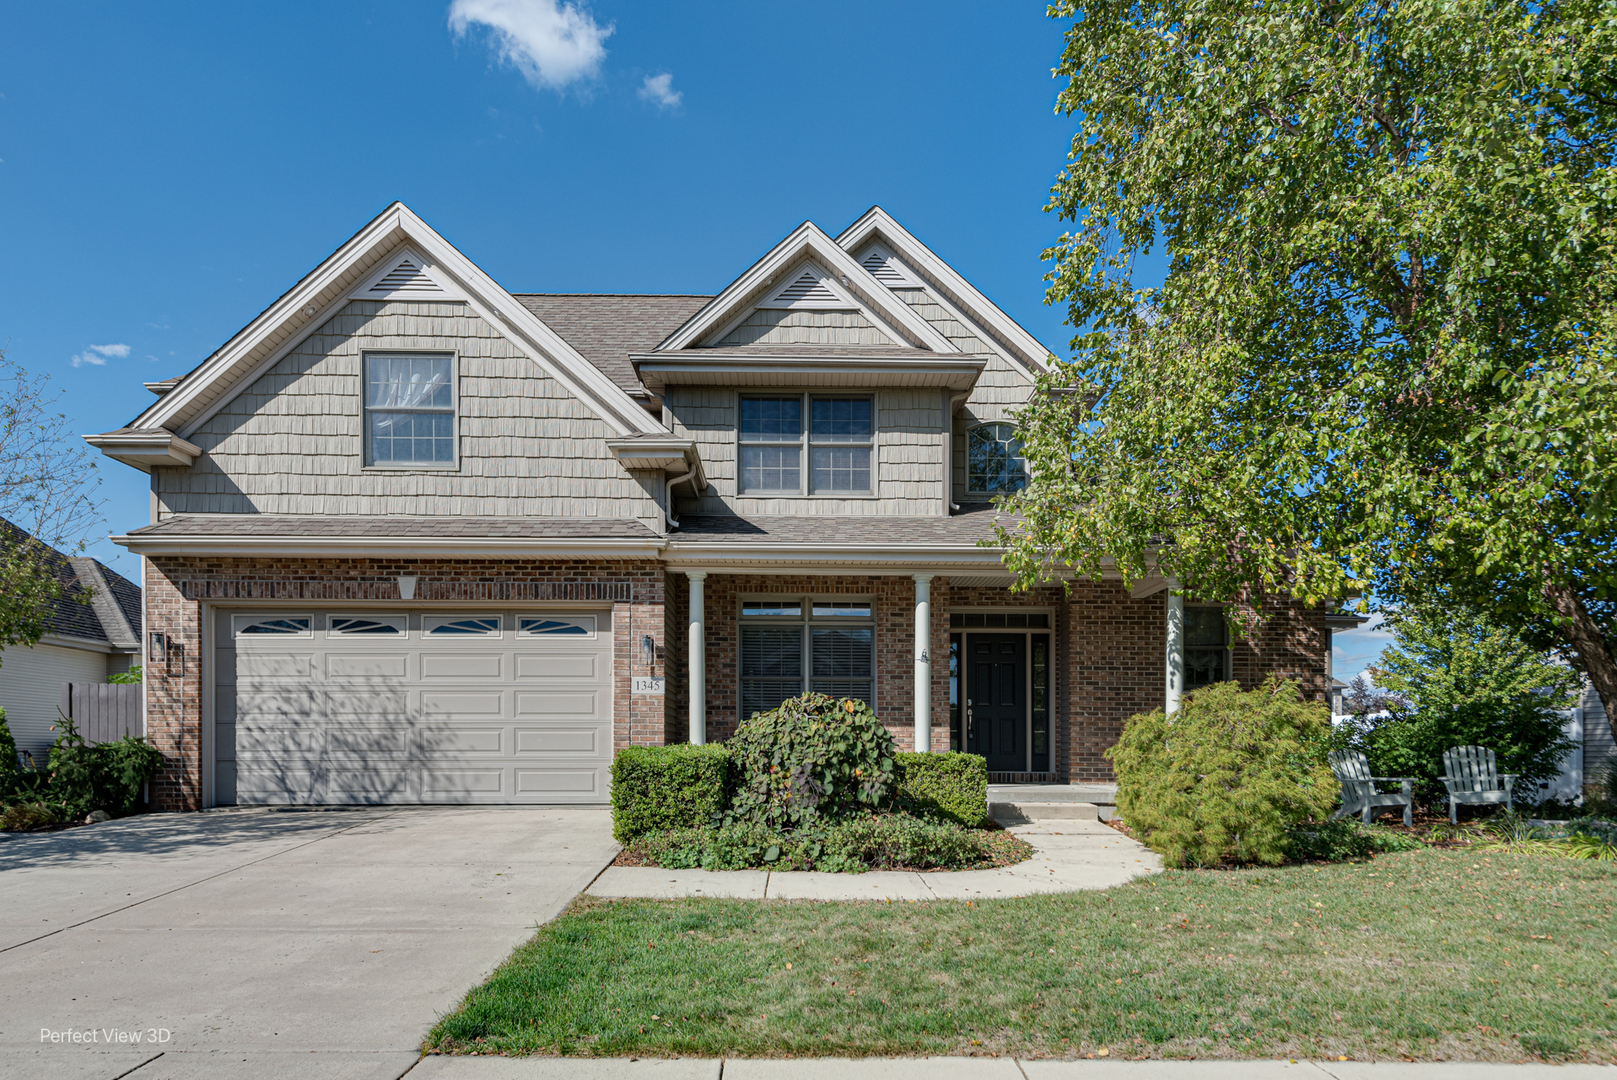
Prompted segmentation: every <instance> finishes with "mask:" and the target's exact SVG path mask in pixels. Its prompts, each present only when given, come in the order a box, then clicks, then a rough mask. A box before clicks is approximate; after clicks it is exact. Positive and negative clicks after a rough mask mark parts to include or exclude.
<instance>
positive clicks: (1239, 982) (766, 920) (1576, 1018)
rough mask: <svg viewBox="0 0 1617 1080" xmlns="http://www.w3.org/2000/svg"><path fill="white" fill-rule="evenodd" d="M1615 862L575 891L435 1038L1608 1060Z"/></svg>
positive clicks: (587, 1044)
mask: <svg viewBox="0 0 1617 1080" xmlns="http://www.w3.org/2000/svg"><path fill="white" fill-rule="evenodd" d="M1614 901H1617V865H1614V864H1611V863H1592V862H1576V861H1572V860H1567V859H1557V858H1547V857H1543V856H1533V855H1516V854H1500V853H1483V852H1474V851H1472V852H1467V851H1464V850H1438V849H1429V850H1424V851H1419V852H1412V853H1408V854H1398V855H1384V856H1381V857H1379V858H1377V859H1376V860H1375V861H1374V862H1365V863H1355V864H1337V865H1331V866H1320V867H1313V866H1293V867H1286V868H1283V869H1278V870H1242V871H1233V872H1216V871H1203V872H1197V871H1173V872H1169V873H1165V874H1161V875H1157V876H1155V877H1152V878H1148V879H1144V880H1141V881H1136V882H1134V883H1132V884H1129V885H1126V886H1123V887H1121V888H1117V889H1112V890H1110V891H1108V892H1098V893H1083V894H1068V895H1061V896H1048V897H1036V898H1030V899H1025V900H999V901H990V902H986V903H981V904H976V905H972V904H967V903H954V902H948V903H944V902H936V903H929V904H879V903H869V902H864V903H838V904H833V903H815V902H782V901H767V902H754V901H732V900H678V901H650V900H631V901H599V900H591V899H585V900H581V901H580V902H579V903H577V904H575V905H574V907H573V908H572V909H571V910H570V911H569V912H568V913H567V914H565V915H563V916H562V917H561V918H559V919H557V920H556V921H555V922H553V923H551V924H549V925H548V926H546V927H544V928H543V929H542V930H541V931H540V932H539V933H538V935H537V936H535V937H534V939H533V940H532V941H530V942H529V943H528V944H526V945H524V946H522V947H521V948H520V949H518V950H517V951H516V952H515V953H514V954H513V955H512V956H511V958H510V959H509V960H508V961H507V962H506V963H505V964H504V965H503V966H501V967H500V969H499V970H498V971H496V972H495V973H494V975H493V976H492V977H491V978H490V979H489V981H488V982H487V983H485V984H484V985H483V986H481V987H478V988H477V989H476V990H474V991H472V992H471V993H470V994H469V995H467V998H466V1000H465V1001H464V1002H463V1003H462V1005H461V1006H460V1008H459V1009H458V1010H457V1011H455V1012H454V1013H452V1014H450V1015H449V1016H447V1017H445V1018H444V1019H443V1020H441V1021H440V1022H439V1023H438V1025H437V1026H436V1027H435V1028H434V1029H433V1031H432V1033H431V1035H430V1036H429V1037H428V1040H427V1046H428V1048H429V1049H436V1050H442V1051H446V1052H456V1051H468V1050H478V1051H483V1052H494V1053H512V1054H524V1053H549V1054H554V1053H558V1052H559V1053H563V1054H599V1055H640V1056H656V1055H676V1054H678V1055H707V1056H717V1055H729V1056H744V1055H787V1054H793V1055H809V1054H819V1055H830V1054H852V1055H860V1054H953V1053H990V1052H995V1051H998V1052H1001V1053H1007V1052H1008V1053H1015V1054H1020V1055H1027V1056H1043V1055H1049V1056H1056V1057H1072V1056H1084V1055H1087V1054H1095V1053H1098V1052H1100V1051H1101V1050H1102V1049H1105V1050H1106V1052H1107V1053H1108V1054H1109V1055H1110V1056H1112V1057H1120V1056H1166V1057H1268V1056H1282V1055H1284V1056H1289V1057H1301V1056H1304V1055H1307V1056H1310V1057H1320V1056H1331V1057H1336V1056H1344V1055H1345V1056H1347V1057H1349V1058H1354V1059H1365V1058H1388V1057H1398V1056H1409V1057H1415V1058H1423V1059H1428V1058H1451V1059H1484V1060H1521V1059H1525V1058H1530V1057H1533V1056H1535V1055H1536V1056H1539V1057H1545V1058H1550V1059H1567V1058H1571V1059H1588V1060H1598V1061H1607V1062H1609V1061H1612V1060H1614V1059H1617V960H1614V959H1613V957H1612V953H1613V951H1617V940H1614V938H1617V920H1614V917H1613V912H1612V906H1613V903H1614Z"/></svg>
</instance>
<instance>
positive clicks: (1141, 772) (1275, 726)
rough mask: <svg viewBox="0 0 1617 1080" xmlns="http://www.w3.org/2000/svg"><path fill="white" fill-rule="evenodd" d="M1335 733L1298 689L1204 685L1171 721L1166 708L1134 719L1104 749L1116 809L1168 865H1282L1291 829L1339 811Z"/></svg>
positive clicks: (1275, 682) (1274, 681)
mask: <svg viewBox="0 0 1617 1080" xmlns="http://www.w3.org/2000/svg"><path fill="white" fill-rule="evenodd" d="M1329 736H1330V712H1329V711H1328V709H1327V708H1326V706H1325V705H1323V704H1311V703H1307V702H1304V701H1303V699H1302V695H1301V693H1300V692H1299V691H1298V688H1297V685H1296V684H1295V683H1292V682H1287V681H1285V680H1282V679H1280V678H1278V677H1271V678H1270V679H1269V680H1268V681H1266V682H1265V683H1264V684H1263V685H1262V686H1261V687H1259V688H1258V689H1256V690H1252V691H1245V692H1243V691H1242V690H1241V688H1240V687H1239V686H1237V685H1236V684H1234V683H1215V684H1213V685H1212V686H1206V687H1202V688H1201V689H1199V690H1197V691H1195V692H1194V693H1191V694H1189V695H1187V696H1186V697H1185V699H1184V702H1183V704H1182V705H1181V706H1180V708H1179V710H1178V712H1176V713H1175V714H1174V715H1173V717H1172V718H1169V717H1168V716H1166V715H1164V713H1163V711H1162V710H1161V709H1158V710H1156V711H1155V712H1150V713H1144V714H1142V715H1139V716H1134V717H1131V718H1130V719H1129V720H1128V722H1127V724H1126V725H1125V726H1124V729H1123V737H1122V738H1121V739H1120V740H1119V741H1118V743H1117V745H1116V746H1114V747H1112V748H1111V749H1110V750H1108V751H1107V752H1106V754H1107V757H1109V758H1111V759H1112V765H1113V768H1114V769H1115V771H1116V773H1117V808H1118V811H1119V812H1120V813H1121V814H1122V816H1123V819H1124V821H1126V822H1127V823H1128V826H1129V828H1130V829H1131V830H1133V831H1134V833H1135V835H1136V836H1138V837H1139V839H1140V840H1141V841H1142V842H1143V843H1145V844H1146V845H1147V846H1148V847H1150V848H1151V849H1152V850H1153V851H1156V852H1158V853H1159V854H1161V855H1162V857H1163V861H1164V862H1166V863H1167V864H1168V865H1170V866H1213V865H1217V864H1219V863H1225V862H1234V863H1259V864H1264V865H1269V866H1274V865H1278V864H1279V863H1282V862H1284V861H1285V860H1286V857H1287V852H1288V849H1289V847H1290V844H1291V829H1292V827H1293V826H1295V825H1298V824H1301V823H1303V822H1305V821H1309V820H1313V821H1323V820H1324V819H1325V818H1326V817H1327V816H1328V815H1329V813H1330V812H1331V810H1332V809H1334V808H1335V806H1336V803H1337V798H1338V795H1339V791H1340V788H1339V785H1338V784H1337V782H1336V778H1335V777H1334V776H1333V775H1332V774H1331V770H1330V766H1329V765H1327V764H1326V761H1325V752H1326V748H1327V746H1328V740H1329Z"/></svg>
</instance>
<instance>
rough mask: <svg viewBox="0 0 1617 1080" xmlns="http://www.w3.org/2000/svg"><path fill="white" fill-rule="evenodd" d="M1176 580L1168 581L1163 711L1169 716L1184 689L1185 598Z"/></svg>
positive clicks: (1177, 706) (1173, 711)
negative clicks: (1165, 696) (1166, 650)
mask: <svg viewBox="0 0 1617 1080" xmlns="http://www.w3.org/2000/svg"><path fill="white" fill-rule="evenodd" d="M1178 588H1179V583H1178V582H1177V581H1169V582H1168V656H1167V691H1168V692H1167V698H1166V701H1165V702H1164V704H1163V711H1164V712H1166V713H1167V714H1168V715H1169V716H1172V715H1173V714H1174V713H1176V712H1178V711H1179V699H1180V697H1181V696H1182V695H1183V694H1184V690H1185V598H1184V597H1183V596H1181V595H1180V594H1179V592H1178Z"/></svg>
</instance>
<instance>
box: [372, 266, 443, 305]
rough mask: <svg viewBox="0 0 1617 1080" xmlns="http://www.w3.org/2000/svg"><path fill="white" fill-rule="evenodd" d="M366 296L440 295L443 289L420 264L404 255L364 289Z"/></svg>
mask: <svg viewBox="0 0 1617 1080" xmlns="http://www.w3.org/2000/svg"><path fill="white" fill-rule="evenodd" d="M365 292H366V295H368V296H442V295H443V294H444V291H443V289H442V288H440V287H439V285H438V283H437V282H436V281H433V280H432V279H431V278H430V277H428V276H427V272H426V271H425V270H423V269H422V268H421V264H420V263H419V262H417V261H416V260H415V259H412V258H409V257H406V258H403V259H401V260H399V264H398V265H397V266H395V267H394V268H393V269H391V270H389V271H388V272H387V273H386V274H384V275H383V276H382V277H381V279H380V280H378V281H377V282H376V284H374V285H372V286H371V287H370V288H369V289H366V290H365Z"/></svg>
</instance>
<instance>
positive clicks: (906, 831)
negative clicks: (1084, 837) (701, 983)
mask: <svg viewBox="0 0 1617 1080" xmlns="http://www.w3.org/2000/svg"><path fill="white" fill-rule="evenodd" d="M630 850H632V851H634V852H635V853H636V854H638V855H640V856H641V857H642V858H644V859H646V860H647V861H648V862H652V863H654V864H656V865H657V866H662V867H666V868H668V869H671V870H691V869H697V868H700V869H703V870H745V869H749V868H752V867H764V868H767V869H771V870H820V871H829V872H833V873H835V872H842V873H859V872H862V871H864V870H867V869H873V870H884V869H892V868H897V867H903V868H905V869H912V870H930V869H965V868H968V867H972V866H982V865H1008V864H1010V863H1013V862H1019V861H1021V860H1022V859H1025V858H1027V857H1028V856H1029V855H1030V854H1031V853H1032V848H1031V847H1029V846H1028V844H1027V842H1026V841H1024V840H1022V839H1020V838H1019V837H1016V836H1013V835H1012V834H1010V833H1007V832H985V831H982V830H977V829H965V828H962V827H960V826H959V825H956V824H953V823H952V822H942V821H925V820H922V819H920V818H914V817H909V816H908V815H904V814H868V815H864V816H862V817H856V818H852V819H850V820H847V821H841V822H838V823H836V824H831V825H824V826H822V827H820V828H811V829H800V830H798V831H796V832H792V833H782V832H780V831H778V830H776V829H773V828H771V827H770V826H768V825H761V824H758V823H756V822H736V823H733V824H729V825H724V826H721V827H719V828H717V829H670V830H668V831H666V832H660V833H652V834H650V835H648V836H644V837H641V838H640V839H639V840H636V841H635V842H634V843H633V844H631V845H630Z"/></svg>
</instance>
